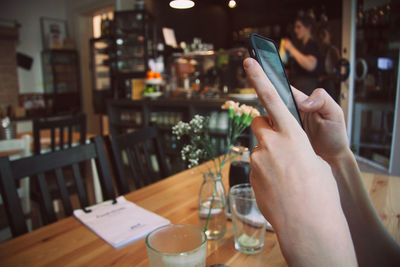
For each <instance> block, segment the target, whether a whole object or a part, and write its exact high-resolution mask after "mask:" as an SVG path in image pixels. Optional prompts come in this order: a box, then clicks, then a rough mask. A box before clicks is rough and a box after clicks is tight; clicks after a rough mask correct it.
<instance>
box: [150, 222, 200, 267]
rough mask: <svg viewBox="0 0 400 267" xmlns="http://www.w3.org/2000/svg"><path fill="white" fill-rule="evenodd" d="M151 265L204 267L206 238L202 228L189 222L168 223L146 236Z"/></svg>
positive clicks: (158, 266) (156, 266)
mask: <svg viewBox="0 0 400 267" xmlns="http://www.w3.org/2000/svg"><path fill="white" fill-rule="evenodd" d="M146 247H147V253H148V256H149V262H150V266H151V267H205V266H206V257H207V238H206V235H205V233H204V232H203V230H202V229H201V228H199V227H197V226H194V225H189V224H170V225H167V226H163V227H160V228H157V229H155V230H154V231H152V232H151V233H149V234H148V235H147V237H146Z"/></svg>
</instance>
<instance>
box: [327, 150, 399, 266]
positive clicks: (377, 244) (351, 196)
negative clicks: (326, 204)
mask: <svg viewBox="0 0 400 267" xmlns="http://www.w3.org/2000/svg"><path fill="white" fill-rule="evenodd" d="M330 165H331V167H332V171H333V174H334V176H335V178H336V182H337V184H338V188H339V193H340V200H341V203H342V208H343V211H344V213H345V215H346V218H347V222H348V224H349V227H350V232H351V236H352V239H353V242H354V246H355V250H356V254H357V257H358V262H359V264H360V266H400V247H399V245H398V244H397V243H396V241H395V240H394V239H393V238H392V236H391V235H390V233H389V232H388V231H387V229H386V228H385V226H384V225H383V223H382V221H381V220H380V218H379V216H378V214H377V213H376V211H375V209H374V206H373V205H372V202H371V200H370V198H369V195H368V193H367V191H366V189H365V186H364V184H363V181H362V180H361V173H360V170H359V169H358V166H357V163H356V161H355V158H354V156H353V153H352V152H351V151H350V149H349V150H348V151H347V153H345V154H343V155H342V157H340V158H338V159H335V160H333V161H331V162H330Z"/></svg>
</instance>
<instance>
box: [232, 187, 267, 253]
mask: <svg viewBox="0 0 400 267" xmlns="http://www.w3.org/2000/svg"><path fill="white" fill-rule="evenodd" d="M229 197H230V207H231V212H232V222H233V235H234V238H235V249H236V250H238V251H240V252H242V253H245V254H255V253H258V252H260V251H261V250H262V249H263V247H264V236H265V231H266V228H267V225H268V221H267V220H266V219H265V218H264V216H263V215H262V214H261V212H260V210H259V209H258V206H257V203H256V198H255V195H254V191H253V188H252V187H251V185H250V184H248V183H246V184H238V185H235V186H233V187H231V189H230V194H229Z"/></svg>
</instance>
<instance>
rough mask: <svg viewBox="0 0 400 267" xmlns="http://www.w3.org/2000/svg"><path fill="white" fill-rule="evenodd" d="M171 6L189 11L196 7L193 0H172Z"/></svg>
mask: <svg viewBox="0 0 400 267" xmlns="http://www.w3.org/2000/svg"><path fill="white" fill-rule="evenodd" d="M169 6H170V7H172V8H176V9H187V8H192V7H194V2H193V1H192V0H172V1H171V2H169Z"/></svg>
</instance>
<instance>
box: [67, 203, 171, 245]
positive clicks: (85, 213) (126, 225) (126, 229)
mask: <svg viewBox="0 0 400 267" xmlns="http://www.w3.org/2000/svg"><path fill="white" fill-rule="evenodd" d="M74 216H75V217H76V218H77V219H78V220H79V221H80V222H82V223H83V224H84V225H86V226H87V227H88V228H89V229H90V230H92V231H93V232H94V233H96V234H97V235H98V236H100V237H101V238H102V239H103V240H104V241H106V242H107V243H109V244H110V245H111V246H113V247H114V248H120V247H123V246H125V245H127V244H130V243H132V242H134V241H136V240H139V239H141V238H143V237H145V236H146V235H147V234H148V233H150V232H151V231H152V230H154V229H156V228H158V227H161V226H164V225H168V224H170V221H169V220H167V219H165V218H163V217H161V216H159V215H157V214H155V213H153V212H151V211H148V210H146V209H143V208H141V207H139V206H137V205H136V204H134V203H132V202H130V201H127V200H126V199H125V198H124V197H123V196H120V197H118V198H117V199H116V200H115V201H113V200H110V201H106V202H103V203H100V204H97V205H93V206H90V207H87V208H85V209H79V210H74Z"/></svg>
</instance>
